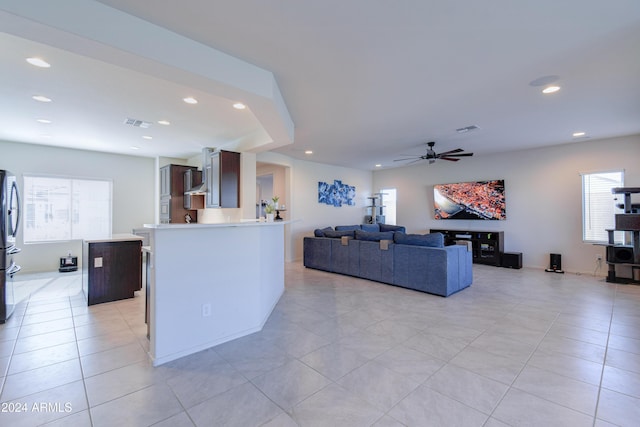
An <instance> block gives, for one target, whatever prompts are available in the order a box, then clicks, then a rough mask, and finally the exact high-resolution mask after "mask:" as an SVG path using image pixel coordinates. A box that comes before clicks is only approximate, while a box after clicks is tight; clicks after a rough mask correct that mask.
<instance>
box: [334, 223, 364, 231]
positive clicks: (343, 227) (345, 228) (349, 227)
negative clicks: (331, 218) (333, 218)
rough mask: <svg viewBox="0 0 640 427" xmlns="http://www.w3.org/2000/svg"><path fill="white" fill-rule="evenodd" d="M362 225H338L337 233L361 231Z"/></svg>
mask: <svg viewBox="0 0 640 427" xmlns="http://www.w3.org/2000/svg"><path fill="white" fill-rule="evenodd" d="M361 229H362V228H361V227H360V225H359V224H358V225H336V231H348V230H351V231H355V230H361Z"/></svg>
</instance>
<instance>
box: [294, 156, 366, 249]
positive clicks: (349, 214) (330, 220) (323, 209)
mask: <svg viewBox="0 0 640 427" xmlns="http://www.w3.org/2000/svg"><path fill="white" fill-rule="evenodd" d="M291 175H292V187H293V192H292V194H293V197H292V200H291V201H290V202H289V205H288V206H293V212H294V213H295V214H294V215H293V216H291V217H290V218H291V219H293V220H298V221H297V222H295V223H293V224H292V227H291V239H292V244H293V248H292V249H293V254H292V257H293V259H294V260H298V259H302V238H303V237H304V236H313V230H315V229H316V228H323V227H327V226H332V227H333V226H336V225H347V224H362V223H363V222H364V216H365V215H366V206H367V204H368V202H369V200H367V197H368V196H371V194H372V190H371V181H372V179H371V178H372V176H371V175H372V174H371V171H363V170H359V169H349V168H344V167H338V166H330V165H324V164H321V163H313V162H307V161H301V160H297V161H295V162H294V167H293V168H292V171H291ZM336 179H337V180H341V181H342V183H343V184H347V185H352V186H355V187H356V204H355V206H345V205H343V206H342V207H339V208H338V207H334V206H329V205H326V204H323V203H318V182H320V181H322V182H327V183H330V184H332V183H333V181H334V180H336Z"/></svg>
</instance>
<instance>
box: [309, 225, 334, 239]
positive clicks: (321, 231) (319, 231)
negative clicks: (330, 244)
mask: <svg viewBox="0 0 640 427" xmlns="http://www.w3.org/2000/svg"><path fill="white" fill-rule="evenodd" d="M327 230H331V231H333V228H332V227H325V228H316V229H315V230H313V235H314V236H315V237H325V235H324V232H325V231H327Z"/></svg>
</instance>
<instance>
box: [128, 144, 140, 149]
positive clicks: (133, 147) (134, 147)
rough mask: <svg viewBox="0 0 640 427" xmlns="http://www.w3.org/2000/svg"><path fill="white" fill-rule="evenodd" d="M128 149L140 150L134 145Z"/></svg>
mask: <svg viewBox="0 0 640 427" xmlns="http://www.w3.org/2000/svg"><path fill="white" fill-rule="evenodd" d="M129 148H131V149H132V150H139V149H140V147H136V146H135V145H132V146H131V147H129Z"/></svg>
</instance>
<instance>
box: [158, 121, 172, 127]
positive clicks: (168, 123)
mask: <svg viewBox="0 0 640 427" xmlns="http://www.w3.org/2000/svg"><path fill="white" fill-rule="evenodd" d="M158 124H159V125H164V126H169V125H170V124H171V122H170V121H169V120H158Z"/></svg>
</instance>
